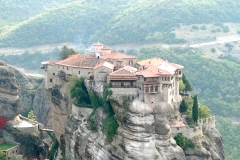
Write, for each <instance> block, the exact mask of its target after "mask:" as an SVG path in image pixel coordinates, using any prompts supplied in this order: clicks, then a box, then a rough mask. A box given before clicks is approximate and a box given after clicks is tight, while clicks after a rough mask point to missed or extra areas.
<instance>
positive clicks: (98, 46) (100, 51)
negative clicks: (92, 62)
mask: <svg viewBox="0 0 240 160" xmlns="http://www.w3.org/2000/svg"><path fill="white" fill-rule="evenodd" d="M93 50H94V55H95V57H96V58H99V56H103V55H106V54H111V52H112V48H110V47H108V46H105V45H104V44H102V43H99V42H97V43H95V44H93Z"/></svg>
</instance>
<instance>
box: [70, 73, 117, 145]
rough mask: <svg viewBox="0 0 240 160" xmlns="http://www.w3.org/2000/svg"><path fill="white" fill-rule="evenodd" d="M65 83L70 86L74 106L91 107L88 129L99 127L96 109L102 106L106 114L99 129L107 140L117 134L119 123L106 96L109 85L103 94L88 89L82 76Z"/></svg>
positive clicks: (95, 129)
mask: <svg viewBox="0 0 240 160" xmlns="http://www.w3.org/2000/svg"><path fill="white" fill-rule="evenodd" d="M67 85H68V86H70V87H71V90H70V95H71V97H72V98H75V101H74V104H75V105H76V106H79V107H88V108H93V112H92V113H91V115H90V116H89V118H88V124H89V129H91V130H92V131H98V130H99V129H100V128H99V126H98V123H97V120H96V114H97V109H98V108H100V107H103V109H104V111H105V113H106V115H107V116H106V118H105V119H103V122H102V126H101V130H102V132H103V133H104V134H105V135H106V139H107V141H108V142H111V141H112V140H113V137H114V136H115V135H116V134H117V128H118V126H119V125H118V123H117V121H116V120H115V117H114V115H115V113H114V111H113V109H112V106H111V104H110V102H109V101H108V97H109V96H111V94H112V91H111V90H109V85H108V86H106V87H105V89H104V92H103V96H100V95H98V93H96V92H94V91H92V90H89V91H88V90H87V88H86V86H85V84H84V78H76V77H72V78H71V79H70V81H69V82H68V84H67Z"/></svg>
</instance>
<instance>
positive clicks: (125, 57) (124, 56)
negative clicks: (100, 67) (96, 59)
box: [100, 52, 136, 59]
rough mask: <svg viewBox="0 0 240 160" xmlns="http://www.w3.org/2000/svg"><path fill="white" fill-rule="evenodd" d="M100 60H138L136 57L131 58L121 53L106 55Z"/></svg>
mask: <svg viewBox="0 0 240 160" xmlns="http://www.w3.org/2000/svg"><path fill="white" fill-rule="evenodd" d="M100 58H102V59H108V58H109V59H136V57H134V56H130V55H127V54H124V53H120V52H115V53H111V54H106V55H103V56H100Z"/></svg>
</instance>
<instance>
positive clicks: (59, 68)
mask: <svg viewBox="0 0 240 160" xmlns="http://www.w3.org/2000/svg"><path fill="white" fill-rule="evenodd" d="M93 47H94V52H93V53H92V54H88V55H84V54H75V55H71V56H69V57H68V58H66V59H64V60H53V61H47V62H42V69H44V70H45V89H51V88H53V87H54V86H55V85H57V86H61V85H62V84H63V82H64V81H67V80H68V79H69V77H71V76H77V77H84V78H86V79H87V80H88V82H89V84H90V85H91V86H92V87H96V86H101V85H104V84H105V85H106V84H107V83H111V87H112V88H113V89H115V90H116V89H119V90H117V91H118V92H119V94H128V91H129V92H133V91H134V92H137V95H138V96H139V97H142V98H141V99H142V100H143V101H144V99H145V101H146V100H149V103H151V102H150V101H151V99H156V98H157V99H159V101H163V102H166V103H168V104H171V103H173V102H174V101H175V100H176V99H179V97H180V96H179V79H180V78H181V77H182V69H183V66H181V65H178V64H175V63H171V62H168V61H167V60H163V59H161V58H158V57H153V58H151V59H146V60H142V61H137V59H136V57H134V56H131V55H127V54H123V53H119V52H114V53H112V52H111V48H109V47H107V46H104V45H103V44H101V43H96V44H94V45H93ZM122 89H124V93H120V92H121V91H122ZM134 94H136V93H134ZM146 96H147V97H146ZM139 97H138V98H139ZM178 101H179V100H178Z"/></svg>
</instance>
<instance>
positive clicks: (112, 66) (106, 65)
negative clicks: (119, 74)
mask: <svg viewBox="0 0 240 160" xmlns="http://www.w3.org/2000/svg"><path fill="white" fill-rule="evenodd" d="M102 66H104V67H107V68H109V69H114V65H113V64H112V63H110V62H107V61H104V62H102V63H100V64H97V65H96V66H95V67H94V68H93V69H97V68H99V67H102Z"/></svg>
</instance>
